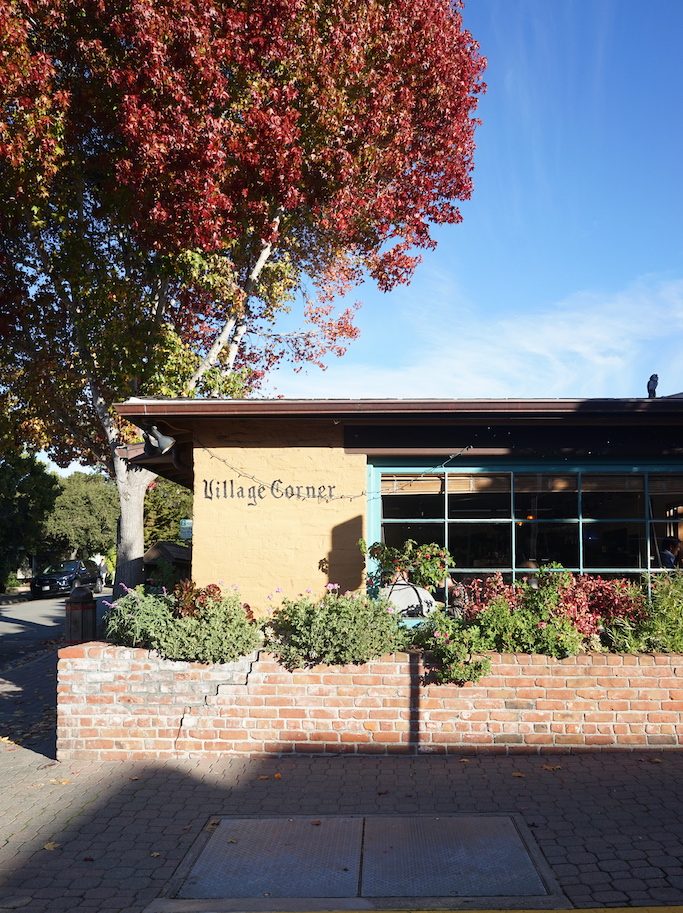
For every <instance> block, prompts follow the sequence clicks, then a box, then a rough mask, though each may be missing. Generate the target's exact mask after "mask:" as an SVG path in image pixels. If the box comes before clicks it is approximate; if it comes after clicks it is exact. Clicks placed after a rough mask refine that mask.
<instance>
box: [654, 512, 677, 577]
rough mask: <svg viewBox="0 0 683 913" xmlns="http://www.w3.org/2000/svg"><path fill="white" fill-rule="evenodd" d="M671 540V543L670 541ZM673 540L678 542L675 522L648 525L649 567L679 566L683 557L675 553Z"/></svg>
mask: <svg viewBox="0 0 683 913" xmlns="http://www.w3.org/2000/svg"><path fill="white" fill-rule="evenodd" d="M672 540H673V541H672ZM675 540H679V541H680V530H679V526H678V523H677V522H672V523H652V524H651V525H650V567H652V568H660V567H663V568H671V567H678V566H679V558H683V555H681V554H680V552H679V553H677V552H676V546H675Z"/></svg>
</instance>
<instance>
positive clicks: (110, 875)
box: [0, 652, 683, 913]
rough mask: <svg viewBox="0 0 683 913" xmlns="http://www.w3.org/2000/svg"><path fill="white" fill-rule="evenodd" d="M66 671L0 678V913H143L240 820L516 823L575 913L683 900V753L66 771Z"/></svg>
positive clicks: (17, 672)
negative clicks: (508, 819) (212, 839)
mask: <svg viewBox="0 0 683 913" xmlns="http://www.w3.org/2000/svg"><path fill="white" fill-rule="evenodd" d="M54 669H55V660H54V654H53V653H51V652H48V653H45V654H43V655H41V656H40V657H37V658H33V659H30V660H26V661H24V662H23V663H21V662H20V663H18V664H15V665H14V666H13V667H5V668H4V669H0V723H2V733H3V735H2V737H1V738H2V741H0V770H2V785H3V791H2V812H1V823H0V911H4V910H7V909H25V910H27V911H30V913H62V911H64V913H66V911H91V913H95V911H97V913H99V911H102V913H104V911H117V913H124V911H125V913H143V911H144V909H145V908H146V907H147V906H148V905H149V904H151V903H152V901H154V900H155V898H157V897H160V896H163V894H164V888H165V886H166V885H167V884H168V883H169V882H171V881H172V880H173V875H174V872H176V869H177V867H178V866H179V865H180V863H181V862H182V861H183V859H184V858H185V857H186V855H187V854H188V852H189V851H190V849H191V847H192V845H193V843H194V841H195V840H196V839H197V837H198V836H199V835H200V834H201V832H202V830H203V829H204V828H205V826H206V824H207V822H208V821H209V819H210V818H212V817H213V816H229V815H241V816H244V815H268V816H279V815H284V816H286V815H310V816H312V817H315V816H322V815H392V814H402V815H412V814H447V813H451V814H454V813H470V814H476V813H503V814H515V813H516V814H519V815H521V816H522V818H523V820H524V822H525V824H526V826H527V827H528V828H529V829H530V832H531V833H532V834H533V837H534V839H535V841H536V843H537V844H538V847H539V848H540V850H541V851H542V854H543V856H544V858H545V860H546V862H547V863H548V864H549V865H550V867H551V869H552V871H553V873H554V875H555V877H556V879H557V881H558V882H559V885H560V887H561V888H562V890H563V891H564V894H565V896H566V898H567V900H568V901H569V903H570V904H571V905H573V906H575V907H605V906H615V907H621V906H630V905H636V906H638V905H640V906H647V905H650V906H651V905H666V904H683V814H682V813H681V812H682V809H683V804H682V800H683V755H681V754H679V753H676V752H668V753H657V752H648V753H618V754H617V753H609V754H607V753H605V754H577V755H552V756H550V755H544V756H535V755H526V756H514V757H513V756H504V755H463V757H462V758H458V757H448V758H445V757H441V756H428V755H426V756H420V757H417V758H408V757H405V758H404V757H368V756H366V757H350V756H340V757H315V756H313V757H311V756H305V757H304V756H302V757H286V758H283V759H281V760H277V759H251V760H250V759H248V758H242V757H238V758H232V757H224V758H221V759H219V760H212V761H210V762H206V761H169V762H165V763H161V762H160V763H150V762H139V763H137V764H135V763H117V764H91V763H86V762H69V763H63V764H62V763H57V762H56V761H55V760H54V734H53V729H52V728H51V727H52V721H53V719H54V716H53V715H54V688H55V680H54ZM51 714H52V715H51Z"/></svg>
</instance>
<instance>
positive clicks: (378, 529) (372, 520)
mask: <svg viewBox="0 0 683 913" xmlns="http://www.w3.org/2000/svg"><path fill="white" fill-rule="evenodd" d="M367 473H368V477H367V479H368V480H367V492H368V496H367V501H366V505H365V529H366V532H367V543H368V545H372V543H373V542H379V539H380V536H381V535H382V517H381V513H382V498H381V491H380V483H381V477H382V473H381V470H380V469H379V468H377V467H375V466H373V465H372V464H371V463H368V468H367Z"/></svg>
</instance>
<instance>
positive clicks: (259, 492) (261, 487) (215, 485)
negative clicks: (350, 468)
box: [202, 479, 336, 507]
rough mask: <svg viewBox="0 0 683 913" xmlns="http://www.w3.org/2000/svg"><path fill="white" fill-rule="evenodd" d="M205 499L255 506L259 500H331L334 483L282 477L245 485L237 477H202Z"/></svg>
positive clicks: (333, 495)
mask: <svg viewBox="0 0 683 913" xmlns="http://www.w3.org/2000/svg"><path fill="white" fill-rule="evenodd" d="M202 483H203V485H204V497H205V499H206V500H207V501H219V500H220V501H223V500H226V501H242V502H243V503H244V504H246V505H247V507H256V505H257V504H259V503H260V502H261V501H265V500H266V499H268V498H273V499H274V500H276V501H331V500H332V499H333V498H334V497H335V494H334V490H335V488H336V486H335V485H289V484H287V483H286V482H284V481H283V480H282V479H273V481H272V482H267V483H266V482H262V483H255V484H253V485H245V484H244V483H243V482H241V481H240V480H239V479H202Z"/></svg>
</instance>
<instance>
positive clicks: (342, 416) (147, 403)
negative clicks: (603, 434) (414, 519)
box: [115, 396, 683, 487]
mask: <svg viewBox="0 0 683 913" xmlns="http://www.w3.org/2000/svg"><path fill="white" fill-rule="evenodd" d="M115 408H116V410H117V412H118V413H119V414H120V415H121V416H122V417H123V418H125V419H127V420H128V421H130V422H132V423H133V424H135V425H137V426H138V427H140V428H142V429H144V430H146V431H150V430H151V428H152V426H156V427H157V428H159V430H160V431H162V432H163V433H164V434H169V435H171V436H173V437H174V438H175V439H176V441H177V446H176V447H175V448H174V450H173V451H172V452H171V454H170V455H169V454H166V455H164V456H150V455H144V454H142V445H140V446H139V448H138V450H137V452H136V453H134V452H133V451H132V450H131V453H130V454H129V456H132V457H133V459H134V461H135V463H136V464H138V465H144V466H148V467H149V468H150V469H152V470H153V471H155V472H158V473H159V474H160V475H163V476H165V477H167V478H172V479H173V481H177V482H179V483H181V484H184V485H187V486H188V487H191V485H192V447H193V442H194V437H195V433H199V432H200V431H201V430H202V428H203V427H205V426H206V425H207V423H211V424H215V423H216V422H218V423H220V424H224V423H225V425H226V426H228V427H229V424H230V422H232V421H244V420H266V421H270V420H279V421H287V422H290V421H299V422H303V421H306V422H309V421H316V422H317V421H328V422H334V423H336V424H341V425H343V426H344V427H345V428H347V429H351V428H356V429H360V432H361V436H362V433H363V432H362V429H363V428H365V429H369V428H373V427H374V428H377V429H379V430H380V433H381V429H382V428H384V429H386V431H387V433H389V430H390V429H391V431H393V440H394V441H395V440H396V435H397V433H398V435H399V436H400V429H401V428H403V427H406V428H408V427H414V426H425V427H426V426H430V427H431V428H432V429H437V428H439V427H441V428H444V427H451V428H458V427H471V428H475V427H486V426H495V427H498V428H503V429H504V428H515V427H517V428H520V427H524V428H527V429H529V428H531V429H533V428H536V429H537V430H538V431H540V430H541V429H544V428H545V429H549V430H550V429H557V428H565V429H567V428H572V427H576V428H580V427H585V428H590V427H591V426H592V427H595V426H598V427H603V428H615V429H622V431H623V432H624V433H628V431H627V429H628V428H641V429H642V428H643V427H644V426H648V427H652V428H653V429H654V428H657V427H658V428H660V429H668V428H673V427H681V426H683V398H681V397H676V396H673V397H660V398H657V399H616V398H615V399H608V398H603V399H241V400H240V399H228V400H221V399H139V398H133V399H129V400H127V401H126V402H124V403H117V404H116V406H115ZM133 447H134V448H135V445H133ZM352 449H358V450H364V449H365V450H366V452H375V453H382V452H383V450H382V448H381V447H369V448H367V447H366V446H365V444H361V445H359V447H358V448H352ZM437 449H439V448H437ZM441 449H443V447H441ZM415 452H417V451H415ZM427 452H428V451H427V450H426V449H424V453H425V454H426V453H427ZM429 452H431V451H429ZM490 452H491V453H493V452H494V451H493V450H491V451H490Z"/></svg>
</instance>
